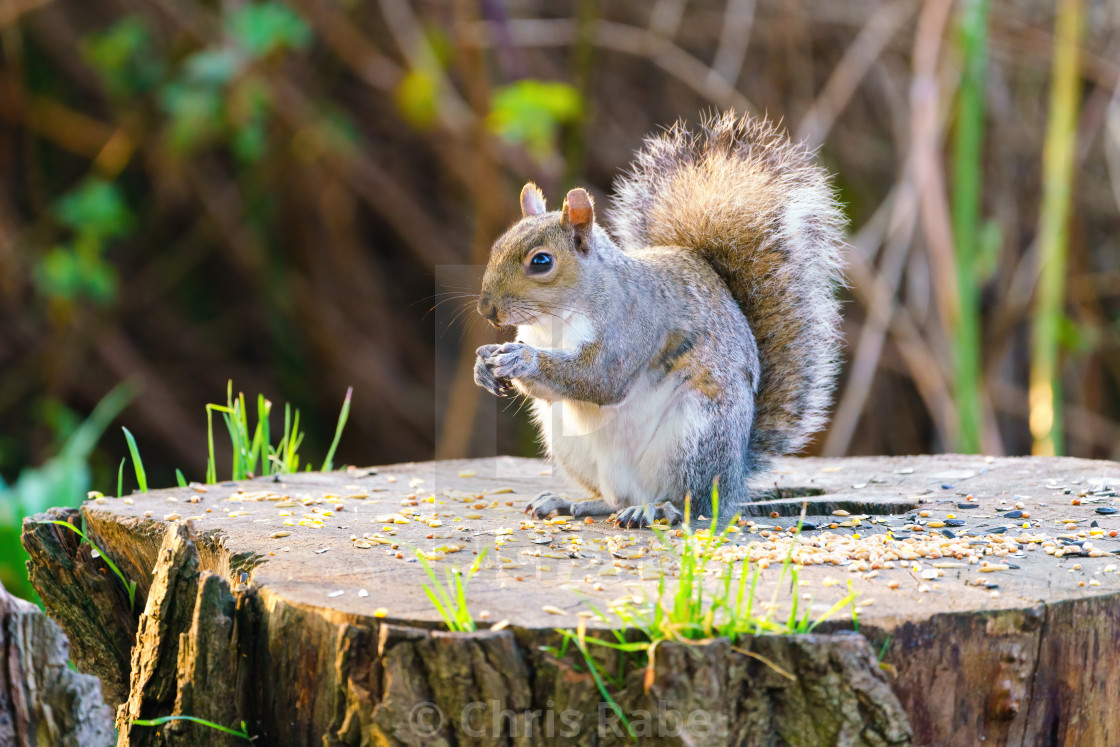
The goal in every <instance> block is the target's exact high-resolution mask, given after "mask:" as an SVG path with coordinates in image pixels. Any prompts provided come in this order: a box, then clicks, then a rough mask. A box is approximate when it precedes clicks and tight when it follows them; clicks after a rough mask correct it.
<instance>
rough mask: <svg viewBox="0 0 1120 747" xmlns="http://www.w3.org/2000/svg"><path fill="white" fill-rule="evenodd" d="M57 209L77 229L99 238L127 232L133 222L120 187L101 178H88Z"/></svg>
mask: <svg viewBox="0 0 1120 747" xmlns="http://www.w3.org/2000/svg"><path fill="white" fill-rule="evenodd" d="M55 212H56V213H57V214H58V218H59V220H60V221H62V223H63V224H64V225H66V226H68V227H69V228H70V229H71V230H73V231H74V233H76V234H79V235H81V236H85V237H91V238H97V239H111V238H115V237H118V236H123V235H124V234H127V233H128V232H129V231H130V230H131V229H132V224H133V216H132V211H130V210H129V209H128V204H127V203H126V202H125V199H124V195H123V194H122V193H121V189H120V187H119V186H118V185H116V184H115V183H113V182H107V181H103V180H101V179H87V180H86V181H85V182H83V183H82V184H81V186H79V187H78V188H77V189H74V190H72V191H71V192H70V193H69V194H67V195H66V196H65V197H63V198H62V199H60V200H59V201H58V204H57V205H56V206H55Z"/></svg>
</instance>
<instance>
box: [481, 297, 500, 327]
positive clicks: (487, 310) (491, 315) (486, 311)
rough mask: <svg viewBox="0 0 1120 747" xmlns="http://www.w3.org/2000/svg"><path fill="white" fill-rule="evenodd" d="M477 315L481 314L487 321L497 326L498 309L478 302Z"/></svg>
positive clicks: (487, 303) (484, 301) (484, 302)
mask: <svg viewBox="0 0 1120 747" xmlns="http://www.w3.org/2000/svg"><path fill="white" fill-rule="evenodd" d="M478 313H479V314H481V315H482V316H483V317H484V318H485V319H486V320H487V321H489V322H490V323H491V324H493V325H494V326H495V327H497V326H498V307H497V306H495V305H494V304H492V303H490V302H489V301H486V300H479V302H478Z"/></svg>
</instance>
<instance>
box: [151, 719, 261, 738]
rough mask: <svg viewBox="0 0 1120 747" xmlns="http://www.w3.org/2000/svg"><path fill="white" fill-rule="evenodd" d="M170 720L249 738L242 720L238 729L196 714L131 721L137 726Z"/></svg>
mask: <svg viewBox="0 0 1120 747" xmlns="http://www.w3.org/2000/svg"><path fill="white" fill-rule="evenodd" d="M172 721H191V722H194V723H196V724H202V725H203V726H208V727H210V728H211V729H215V730H217V731H220V732H224V733H226V734H232V735H233V736H235V737H241V738H242V739H251V737H250V736H249V732H248V730H246V728H245V722H244V721H242V722H241V730H240V731H238V730H236V729H230V728H229V727H226V726H222V725H221V724H215V723H214V722H213V721H207V720H206V719H204V718H198V717H197V716H160V717H159V718H146V719H133V720H132V722H131V723H133V724H136V725H137V726H163V725H164V724H167V723H170V722H172Z"/></svg>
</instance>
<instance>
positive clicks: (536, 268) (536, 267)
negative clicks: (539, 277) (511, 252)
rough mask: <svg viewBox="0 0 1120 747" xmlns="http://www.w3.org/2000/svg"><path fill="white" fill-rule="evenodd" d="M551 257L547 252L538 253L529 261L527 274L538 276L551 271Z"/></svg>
mask: <svg viewBox="0 0 1120 747" xmlns="http://www.w3.org/2000/svg"><path fill="white" fill-rule="evenodd" d="M553 261H554V260H553V259H552V255H551V254H549V253H548V252H538V253H536V254H534V255H533V258H532V259H530V260H529V272H531V273H534V274H539V273H542V272H548V271H549V270H551V269H552V263H553Z"/></svg>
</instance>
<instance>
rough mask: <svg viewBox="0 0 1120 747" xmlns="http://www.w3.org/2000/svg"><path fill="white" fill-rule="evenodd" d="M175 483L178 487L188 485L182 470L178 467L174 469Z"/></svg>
mask: <svg viewBox="0 0 1120 747" xmlns="http://www.w3.org/2000/svg"><path fill="white" fill-rule="evenodd" d="M175 483H176V484H177V485H178V486H179V487H180V488H185V487H187V485H188V483H187V478H186V477H185V476H184V475H183V470H181V469H178V468H176V470H175Z"/></svg>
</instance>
